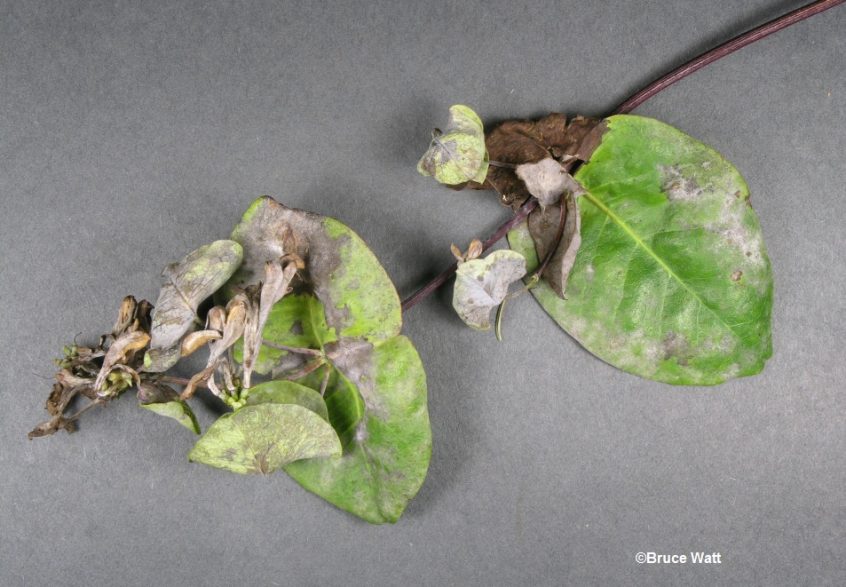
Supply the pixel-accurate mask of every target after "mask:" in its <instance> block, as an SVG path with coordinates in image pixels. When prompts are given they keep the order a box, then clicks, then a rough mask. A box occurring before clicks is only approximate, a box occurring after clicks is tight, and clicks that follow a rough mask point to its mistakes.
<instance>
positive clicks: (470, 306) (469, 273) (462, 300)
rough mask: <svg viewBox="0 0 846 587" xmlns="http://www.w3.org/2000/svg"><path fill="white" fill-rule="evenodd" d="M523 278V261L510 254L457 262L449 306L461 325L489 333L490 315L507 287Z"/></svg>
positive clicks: (500, 253)
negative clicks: (453, 310) (450, 305)
mask: <svg viewBox="0 0 846 587" xmlns="http://www.w3.org/2000/svg"><path fill="white" fill-rule="evenodd" d="M524 275H526V259H525V258H524V257H523V255H521V254H519V253H516V252H514V251H507V250H505V251H494V252H493V253H491V254H490V255H488V256H487V257H485V258H484V259H473V260H470V261H466V262H464V263H460V264H459V265H458V269H457V270H456V272H455V289H454V290H453V296H452V306H453V308H455V311H456V313H457V314H458V317H459V318H461V320H463V321H464V323H465V324H467V325H468V326H470V327H471V328H475V329H476V330H490V328H491V312H492V311H493V309H494V308H496V307H497V306H498V305H500V304H501V303H502V302H503V300H505V296H507V295H508V288H509V286H510V285H511V284H512V283H515V282H517V281H519V280H520V279H521V278H522V277H523V276H524Z"/></svg>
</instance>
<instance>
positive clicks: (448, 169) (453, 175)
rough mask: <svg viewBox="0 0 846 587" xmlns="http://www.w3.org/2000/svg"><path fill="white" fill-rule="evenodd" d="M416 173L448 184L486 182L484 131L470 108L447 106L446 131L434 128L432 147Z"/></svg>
mask: <svg viewBox="0 0 846 587" xmlns="http://www.w3.org/2000/svg"><path fill="white" fill-rule="evenodd" d="M417 171H419V172H420V174H421V175H431V176H432V177H434V178H435V179H436V180H437V181H439V182H440V183H445V184H447V185H458V184H462V183H466V182H468V181H475V182H478V183H481V182H483V181H485V176H486V175H487V173H488V152H487V149H486V148H485V130H484V127H483V126H482V121H481V120H480V119H479V116H478V115H477V114H476V113H475V112H473V110H472V109H471V108H468V107H467V106H464V105H462V104H457V105H455V106H451V107H450V109H449V123H448V124H447V128H446V131H444V132H441V131H440V130H438V129H435V131H434V132H433V133H432V144H431V145H430V146H429V149H428V150H427V151H426V153H424V154H423V157H422V158H421V159H420V162H419V163H418V164H417Z"/></svg>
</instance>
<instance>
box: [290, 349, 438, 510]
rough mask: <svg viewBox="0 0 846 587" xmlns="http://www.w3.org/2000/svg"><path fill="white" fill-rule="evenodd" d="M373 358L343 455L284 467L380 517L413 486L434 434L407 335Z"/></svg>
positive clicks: (328, 495) (332, 497)
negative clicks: (360, 408) (362, 406)
mask: <svg viewBox="0 0 846 587" xmlns="http://www.w3.org/2000/svg"><path fill="white" fill-rule="evenodd" d="M372 359H373V379H372V380H369V381H365V382H364V387H365V388H366V392H365V393H363V397H364V403H365V414H364V416H363V418H362V419H361V421H360V422H359V423H358V424H357V426H356V429H355V434H354V435H353V437H352V438H351V439H350V440H349V441H348V442H347V444H346V446H345V448H344V456H343V457H342V458H340V459H333V460H322V461H317V460H314V461H300V462H296V463H291V464H290V465H288V466H287V467H285V470H286V471H287V472H288V474H290V475H291V476H292V477H293V478H294V479H296V480H297V481H298V482H299V483H300V484H301V485H302V486H303V487H305V488H306V489H308V490H309V491H313V492H314V493H316V494H318V495H320V496H321V497H323V498H324V499H326V500H327V501H329V502H331V503H333V504H335V505H336V506H338V507H340V508H342V509H345V510H347V511H349V512H352V513H354V514H355V515H357V516H359V517H361V518H364V519H365V520H367V521H368V522H371V523H377V524H378V523H384V522H395V521H396V520H397V519H399V517H400V515H401V514H402V512H403V510H404V509H405V506H406V504H407V503H408V501H409V500H410V499H411V498H412V497H414V495H415V494H416V493H417V491H418V489H419V488H420V485H421V484H422V483H423V480H424V479H425V477H426V470H427V469H428V467H429V459H430V456H431V446H432V438H431V432H430V429H429V415H428V412H427V410H426V375H425V373H424V371H423V365H422V363H421V362H420V357H419V356H418V355H417V351H415V350H414V346H413V345H412V344H411V342H410V341H409V340H408V339H407V338H405V337H404V336H398V337H394V338H392V339H390V340H389V341H386V342H384V343H382V344H380V345H377V346H376V347H375V348H374V350H373V357H372ZM327 403H328V400H327ZM331 412H332V407H331V406H330V414H331Z"/></svg>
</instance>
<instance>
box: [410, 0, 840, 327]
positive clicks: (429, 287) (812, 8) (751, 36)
mask: <svg viewBox="0 0 846 587" xmlns="http://www.w3.org/2000/svg"><path fill="white" fill-rule="evenodd" d="M844 2H846V0H818V1H817V2H811V3H810V4H807V5H805V6H803V7H801V8H798V9H796V10H794V11H792V12H788V13H787V14H785V15H782V16H780V17H778V18H775V19H773V20H771V21H769V22H766V23H764V24H762V25H760V26H758V27H756V28H754V29H752V30H750V31H747V32H745V33H742V34H740V35H738V36H736V37H733V38H732V39H729V40H728V41H726V42H725V43H722V44H721V45H718V46H717V47H714V48H713V49H711V50H709V51H706V52H705V53H702V54H701V55H699V56H697V57H694V58H693V59H691V60H690V61H688V62H686V63H684V64H683V65H681V66H679V67H677V68H676V69H674V70H672V71H671V72H669V73H667V74H666V75H664V76H662V77H660V78H658V79H656V80H654V81H653V82H651V83H649V84H648V85H647V86H645V87H644V88H643V89H642V90H640V91H638V92H636V93H635V94H633V95H632V96H631V97H630V98H628V99H627V100H625V101H624V102H623V103H622V104H620V105H619V106H617V108H615V109H614V111H613V112H611V114H627V113H629V112H631V111H632V110H634V109H635V108H637V107H638V106H640V105H641V104H643V103H644V102H646V101H647V100H648V99H649V98H652V97H653V96H655V95H656V94H658V93H660V92H661V91H663V90H665V89H666V88H668V87H669V86H671V85H672V84H674V83H676V82H678V81H680V80H682V79H684V78H686V77H687V76H689V75H690V74H692V73H694V72H696V71H699V70H700V69H702V68H703V67H705V66H706V65H709V64H711V63H713V62H715V61H717V60H719V59H722V58H723V57H726V56H728V55H731V54H732V53H734V52H735V51H737V50H738V49H742V48H743V47H746V46H747V45H750V44H752V43H754V42H755V41H759V40H761V39H763V38H764V37H767V36H769V35H771V34H773V33H776V32H778V31H780V30H782V29H785V28H787V27H789V26H791V25H793V24H796V23H797V22H800V21H802V20H805V19H806V18H810V17H811V16H814V15H816V14H819V13H821V12H824V11H826V10H828V9H830V8H834V7H835V6H838V5H839V4H843V3H844ZM491 164H494V165H502V164H499V163H498V162H491ZM537 207H538V201H537V199H535V198H532V199H530V200H529V201H527V202H526V203H525V204H524V205H523V206H522V207H521V208H520V209H519V210H517V212H516V213H515V214H514V216H512V217H511V218H509V219H508V220H507V221H505V222H504V223H503V224H502V225H500V226H499V227H498V228H497V229H496V230H495V231H494V233H493V234H491V236H489V237H488V238H487V239H486V240H484V241H483V243H482V244H483V252H486V251H488V250H489V249H490V248H491V247H492V246H493V245H495V244H496V243H497V242H499V241H500V240H501V239H502V238H503V237H504V236H505V235H506V234H508V231H510V230H511V229H512V228H514V227H515V226H517V225H519V224H520V223H521V222H523V221H524V220H526V218H528V216H529V214H531V213H532V212H533V211H534V210H535V209H536V208H537ZM457 267H458V265H457V263H455V262H453V263H452V264H451V265H450V266H449V267H447V268H446V269H445V270H444V271H442V272H441V273H440V274H438V275H436V276H435V277H434V278H433V279H432V280H431V281H430V282H429V283H427V284H426V285H424V286H423V287H421V288H420V289H419V290H417V291H416V292H414V293H413V294H411V295H410V296H408V297H407V298H405V299H404V300H403V301H402V311H403V312H405V311H407V310H409V309H411V308H412V307H414V306H415V305H417V304H418V303H419V302H421V301H423V300H424V299H426V298H427V297H429V296H430V295H431V294H432V293H433V292H435V291H436V290H437V289H438V288H440V287H441V286H442V285H444V284H445V283H446V282H447V281H449V279H450V278H451V277H452V276H453V275H454V274H455V270H456V268H457Z"/></svg>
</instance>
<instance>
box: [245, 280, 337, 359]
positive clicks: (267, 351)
mask: <svg viewBox="0 0 846 587" xmlns="http://www.w3.org/2000/svg"><path fill="white" fill-rule="evenodd" d="M262 338H263V339H264V340H266V341H269V342H270V343H275V344H277V345H284V346H288V347H298V348H313V349H320V348H322V346H323V345H324V344H326V343H328V342H332V341H335V340H337V339H338V336H337V334H336V333H335V331H334V330H332V329H330V328H329V325H328V324H327V323H326V317H325V315H324V313H323V306H322V304H321V303H320V301H319V300H318V299H317V298H316V297H314V296H313V295H310V294H305V293H301V294H293V295H288V296H286V297H284V298H283V299H282V300H281V301H280V302H278V303H276V304H274V306H273V308H271V310H270V313H269V314H268V317H267V323H266V324H265V327H264V332H263V334H262ZM242 357H243V345H242V344H241V343H240V342H239V343H238V344H236V345H235V359H236V360H238V361H240V360H241V358H242ZM283 358H287V359H288V361H287V362H285V363H283V362H282V361H283ZM304 360H305V359H304V358H303V357H295V356H291V354H290V353H289V352H287V351H285V350H281V349H279V348H274V347H271V346H268V345H264V346H262V347H261V350H260V351H259V354H258V356H257V357H256V360H255V364H254V369H255V371H256V372H257V373H260V374H262V375H267V374H268V373H271V372H272V371H273V369H274V368H276V367H279V366H280V365H283V366H287V367H289V368H293V367H295V366H297V365H300V364H302V363H303V362H304Z"/></svg>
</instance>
